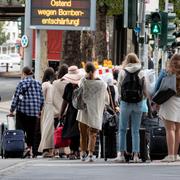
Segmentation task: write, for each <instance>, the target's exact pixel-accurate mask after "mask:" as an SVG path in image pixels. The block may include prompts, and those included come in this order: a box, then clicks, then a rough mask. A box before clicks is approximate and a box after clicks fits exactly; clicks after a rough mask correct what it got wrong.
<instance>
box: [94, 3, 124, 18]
mask: <svg viewBox="0 0 180 180" xmlns="http://www.w3.org/2000/svg"><path fill="white" fill-rule="evenodd" d="M97 3H98V5H99V6H103V5H106V6H107V8H108V11H107V15H109V16H112V15H118V14H121V13H122V12H123V0H97Z"/></svg>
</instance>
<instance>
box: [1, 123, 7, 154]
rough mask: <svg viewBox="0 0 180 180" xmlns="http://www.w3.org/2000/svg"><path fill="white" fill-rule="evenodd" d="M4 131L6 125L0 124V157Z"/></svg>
mask: <svg viewBox="0 0 180 180" xmlns="http://www.w3.org/2000/svg"><path fill="white" fill-rule="evenodd" d="M5 130H7V125H6V124H4V123H1V124H0V155H2V137H3V133H4V131H5Z"/></svg>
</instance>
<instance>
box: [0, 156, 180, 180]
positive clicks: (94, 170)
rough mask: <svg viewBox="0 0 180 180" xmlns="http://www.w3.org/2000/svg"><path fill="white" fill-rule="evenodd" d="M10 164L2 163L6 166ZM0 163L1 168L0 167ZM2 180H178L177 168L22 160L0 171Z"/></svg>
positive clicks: (165, 165) (179, 165)
mask: <svg viewBox="0 0 180 180" xmlns="http://www.w3.org/2000/svg"><path fill="white" fill-rule="evenodd" d="M7 161H12V160H9V159H8V160H2V161H1V163H3V162H4V163H7ZM1 163H0V164H1ZM0 179H1V180H92V179H93V180H109V179H110V180H121V179H125V180H144V179H146V180H152V179H153V180H179V179H180V164H176V163H174V164H173V163H169V164H168V163H140V164H134V163H130V164H117V163H112V162H110V161H109V162H104V161H103V160H97V161H96V162H94V163H86V162H85V163H82V162H80V161H79V160H75V161H73V160H71V161H70V160H59V159H57V160H48V159H35V160H21V161H19V162H17V163H14V164H10V165H9V166H6V167H5V168H1V170H0Z"/></svg>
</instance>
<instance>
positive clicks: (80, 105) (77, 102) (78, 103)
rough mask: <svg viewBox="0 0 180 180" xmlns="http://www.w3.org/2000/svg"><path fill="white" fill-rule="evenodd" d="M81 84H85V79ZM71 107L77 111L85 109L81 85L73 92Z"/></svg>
mask: <svg viewBox="0 0 180 180" xmlns="http://www.w3.org/2000/svg"><path fill="white" fill-rule="evenodd" d="M82 83H85V79H83V80H82ZM72 105H73V107H74V108H75V109H78V110H83V109H86V104H85V102H84V99H83V85H82V86H80V87H78V88H76V89H75V90H74V91H73V95H72Z"/></svg>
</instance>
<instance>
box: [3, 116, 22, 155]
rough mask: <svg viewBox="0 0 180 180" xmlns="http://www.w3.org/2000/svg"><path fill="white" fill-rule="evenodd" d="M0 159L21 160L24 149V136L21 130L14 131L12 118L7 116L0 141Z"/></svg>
mask: <svg viewBox="0 0 180 180" xmlns="http://www.w3.org/2000/svg"><path fill="white" fill-rule="evenodd" d="M1 142H2V143H1V156H2V158H14V157H15V158H22V157H23V153H24V149H25V135H24V131H23V130H15V120H14V116H8V115H7V128H6V129H5V130H4V132H3V135H2V141H1Z"/></svg>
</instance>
